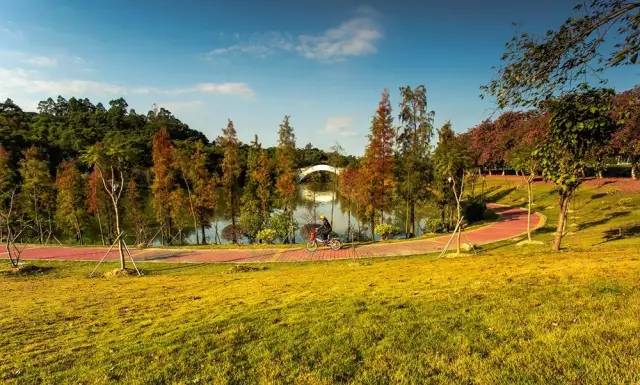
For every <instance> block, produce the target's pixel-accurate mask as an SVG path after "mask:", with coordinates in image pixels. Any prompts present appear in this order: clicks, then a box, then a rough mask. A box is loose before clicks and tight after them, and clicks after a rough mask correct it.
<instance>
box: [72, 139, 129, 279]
mask: <svg viewBox="0 0 640 385" xmlns="http://www.w3.org/2000/svg"><path fill="white" fill-rule="evenodd" d="M137 155H138V154H137V152H136V149H135V148H134V146H133V145H132V143H131V141H130V140H129V138H128V137H127V136H125V134H124V133H121V132H113V133H111V134H110V135H107V136H106V137H105V138H104V140H103V141H102V142H100V143H98V144H95V145H93V146H91V147H89V148H88V149H87V150H86V151H85V153H84V154H83V155H82V160H83V161H84V162H85V163H87V164H88V165H90V166H92V167H93V168H94V169H97V170H98V173H97V174H98V177H99V180H100V182H101V183H102V186H103V187H104V190H105V192H106V193H107V196H108V198H109V200H110V202H111V207H112V209H113V218H114V227H115V229H114V230H115V232H116V240H117V243H118V254H119V259H120V269H123V270H124V269H125V267H126V266H125V258H124V252H125V249H124V248H125V244H124V240H123V236H124V233H123V231H122V227H121V202H120V198H121V197H122V193H123V191H124V188H125V186H126V185H127V183H128V180H129V178H130V172H131V170H132V169H133V167H134V165H135V164H137V163H138V161H139V157H138V156H137Z"/></svg>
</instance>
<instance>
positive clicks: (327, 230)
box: [317, 215, 332, 241]
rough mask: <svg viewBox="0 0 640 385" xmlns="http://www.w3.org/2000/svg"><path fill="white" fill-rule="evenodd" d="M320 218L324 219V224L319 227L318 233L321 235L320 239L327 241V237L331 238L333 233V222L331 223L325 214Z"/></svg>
mask: <svg viewBox="0 0 640 385" xmlns="http://www.w3.org/2000/svg"><path fill="white" fill-rule="evenodd" d="M320 220H321V221H322V225H321V226H320V227H318V233H317V234H318V236H319V237H320V239H322V240H323V241H326V240H327V239H329V234H331V231H332V229H331V223H329V221H328V220H327V218H326V217H325V216H324V215H320Z"/></svg>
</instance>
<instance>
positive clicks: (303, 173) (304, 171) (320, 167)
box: [296, 164, 342, 183]
mask: <svg viewBox="0 0 640 385" xmlns="http://www.w3.org/2000/svg"><path fill="white" fill-rule="evenodd" d="M321 171H324V172H332V173H334V174H336V175H340V173H341V172H342V168H340V167H333V166H329V165H328V164H316V165H315V166H310V167H305V168H301V169H299V170H298V176H297V178H296V179H297V181H298V183H299V182H302V181H303V180H304V178H306V177H307V175H309V174H313V173H314V172H321Z"/></svg>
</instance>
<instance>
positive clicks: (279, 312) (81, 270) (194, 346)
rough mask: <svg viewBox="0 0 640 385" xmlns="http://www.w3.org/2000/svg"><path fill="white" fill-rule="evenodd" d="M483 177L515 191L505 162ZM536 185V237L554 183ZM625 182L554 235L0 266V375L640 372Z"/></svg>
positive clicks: (496, 377) (46, 379) (636, 222)
mask: <svg viewBox="0 0 640 385" xmlns="http://www.w3.org/2000/svg"><path fill="white" fill-rule="evenodd" d="M486 189H487V190H488V191H490V196H492V197H493V198H495V199H497V200H498V201H499V202H501V203H505V204H523V203H524V202H523V200H522V198H523V197H525V196H526V190H525V189H524V188H523V187H518V186H517V185H515V184H514V182H513V181H508V180H500V179H492V180H490V181H489V182H488V184H487V187H486ZM535 191H536V198H537V200H538V204H537V209H539V210H540V211H542V212H543V213H544V214H545V215H547V216H548V219H549V221H548V225H547V227H544V228H542V229H541V231H540V233H538V234H536V236H535V238H536V239H539V240H543V241H548V240H549V239H550V238H551V237H552V234H551V233H550V230H549V229H550V228H551V227H552V226H553V224H554V223H555V213H556V211H555V209H554V205H555V195H553V192H552V191H551V188H550V186H545V185H536V188H535ZM636 195H639V194H637V193H625V192H621V191H616V190H615V188H613V187H612V186H610V185H605V186H603V187H601V188H595V187H585V188H582V189H581V190H580V192H579V194H578V196H577V197H576V199H575V201H574V203H573V205H572V207H571V209H572V210H573V211H572V213H571V218H570V221H571V222H570V223H571V228H570V230H571V233H570V234H569V235H568V236H567V239H566V247H567V248H566V250H565V251H563V252H561V253H550V252H548V248H549V246H548V245H544V246H535V247H517V246H515V244H514V242H512V241H507V242H502V243H499V244H496V245H490V246H487V247H486V248H485V249H484V250H483V251H482V252H481V253H480V254H478V255H474V256H465V257H457V258H443V259H436V258H435V256H418V257H411V258H387V259H370V260H353V261H335V262H316V263H299V264H270V265H256V266H255V267H257V268H263V267H264V269H259V270H256V271H243V270H242V269H235V268H233V266H230V265H162V264H145V265H143V268H144V270H145V272H146V276H144V277H141V278H117V279H105V278H87V274H88V272H89V271H91V269H92V268H93V266H94V265H93V264H87V263H72V262H64V263H63V262H58V263H54V262H39V263H38V266H40V267H41V268H42V269H43V271H42V273H40V274H35V275H30V276H12V275H10V274H4V275H2V276H0V290H2V293H3V296H2V299H0V357H2V359H0V383H2V384H334V383H344V384H425V383H443V384H496V383H502V384H532V383H540V384H567V383H571V384H635V383H640V338H639V337H638V336H639V335H640V253H639V250H638V238H637V236H636V230H635V229H636V227H637V226H640V210H639V208H640V199H639V198H638V197H636ZM7 265H8V264H7ZM112 267H113V266H106V267H105V270H106V269H109V268H112Z"/></svg>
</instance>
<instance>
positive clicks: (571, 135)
mask: <svg viewBox="0 0 640 385" xmlns="http://www.w3.org/2000/svg"><path fill="white" fill-rule="evenodd" d="M612 96H613V91H612V90H608V89H593V88H589V87H587V86H583V87H581V89H580V91H579V92H576V93H572V94H568V95H565V96H563V97H562V98H560V99H558V100H553V101H550V102H548V105H547V108H548V110H549V112H550V119H551V120H550V124H549V133H548V135H547V137H546V140H545V141H544V142H543V143H542V144H541V146H540V148H538V149H537V150H536V155H537V156H538V157H539V162H540V168H541V170H542V173H543V176H544V177H545V178H546V179H547V180H550V181H552V182H554V183H555V184H556V186H557V188H558V209H559V210H558V222H557V227H556V234H555V238H554V241H553V250H555V251H558V250H560V245H561V242H562V238H563V236H564V231H565V226H566V219H567V211H568V208H569V201H570V199H571V197H572V196H573V194H574V192H575V191H576V189H577V188H578V186H580V184H581V183H582V180H583V175H584V170H585V167H586V165H587V162H588V161H589V159H590V158H591V157H592V155H593V152H594V151H596V150H597V149H598V148H599V147H600V146H603V145H606V144H607V142H608V141H609V140H610V137H611V134H612V133H613V131H614V130H615V129H616V126H617V124H616V122H615V121H614V120H613V119H612V118H611V116H610V112H611V107H612Z"/></svg>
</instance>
